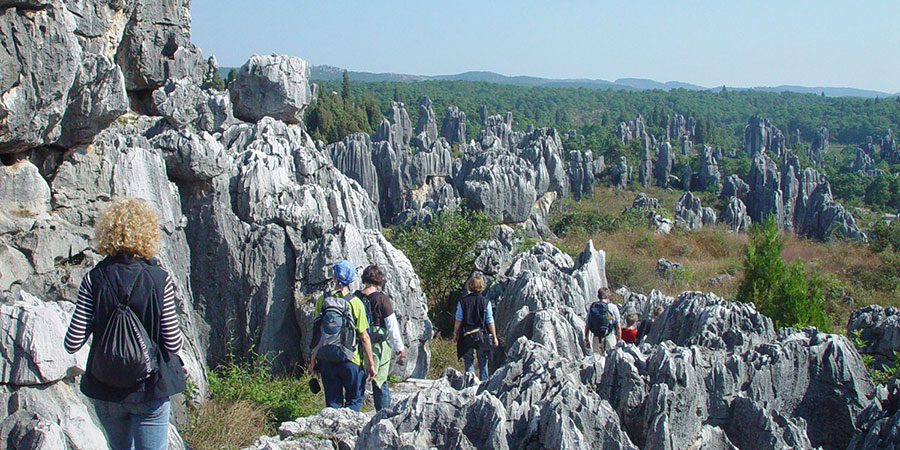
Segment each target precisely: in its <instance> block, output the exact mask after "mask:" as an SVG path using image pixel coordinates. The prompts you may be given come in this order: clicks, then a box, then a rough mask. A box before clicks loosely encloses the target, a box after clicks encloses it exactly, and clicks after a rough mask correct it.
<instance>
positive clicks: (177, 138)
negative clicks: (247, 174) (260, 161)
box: [150, 129, 232, 182]
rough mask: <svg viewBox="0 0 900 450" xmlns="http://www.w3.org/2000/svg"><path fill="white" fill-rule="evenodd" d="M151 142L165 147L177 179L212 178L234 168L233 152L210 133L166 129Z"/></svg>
mask: <svg viewBox="0 0 900 450" xmlns="http://www.w3.org/2000/svg"><path fill="white" fill-rule="evenodd" d="M150 143H151V145H153V146H154V147H155V148H157V149H159V150H160V151H162V154H163V158H165V161H166V172H167V173H168V176H169V178H170V179H172V180H175V181H185V182H194V181H208V180H211V179H212V178H214V177H216V176H218V175H221V174H223V173H225V172H227V171H230V170H231V167H232V156H231V155H228V154H226V153H225V148H224V147H223V146H222V144H221V143H220V142H219V141H217V140H216V139H215V138H214V137H212V136H211V135H210V134H209V133H207V132H205V131H201V132H200V133H199V134H195V133H193V132H191V131H188V130H184V129H182V130H177V131H176V130H172V129H169V130H166V131H164V132H162V133H160V134H158V135H156V136H154V137H153V138H152V139H150Z"/></svg>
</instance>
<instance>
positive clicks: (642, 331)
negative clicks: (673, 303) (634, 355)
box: [637, 305, 665, 343]
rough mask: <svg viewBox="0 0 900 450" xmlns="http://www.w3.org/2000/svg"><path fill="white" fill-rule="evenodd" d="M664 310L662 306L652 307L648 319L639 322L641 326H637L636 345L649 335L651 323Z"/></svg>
mask: <svg viewBox="0 0 900 450" xmlns="http://www.w3.org/2000/svg"><path fill="white" fill-rule="evenodd" d="M664 309H665V308H663V306H662V305H656V306H654V307H653V309H652V310H651V311H650V318H649V319H644V320H642V321H641V324H640V325H638V331H637V342H638V343H640V342H641V341H642V340H643V339H644V336H647V335H648V334H650V329H651V328H653V323H654V322H656V318H657V317H659V315H660V314H662V312H663V310H664Z"/></svg>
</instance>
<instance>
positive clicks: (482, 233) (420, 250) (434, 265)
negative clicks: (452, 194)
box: [393, 210, 491, 334]
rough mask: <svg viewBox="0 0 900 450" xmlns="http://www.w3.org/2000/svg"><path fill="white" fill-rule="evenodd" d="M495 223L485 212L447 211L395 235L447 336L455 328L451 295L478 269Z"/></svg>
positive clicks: (432, 316) (436, 323) (431, 313)
mask: <svg viewBox="0 0 900 450" xmlns="http://www.w3.org/2000/svg"><path fill="white" fill-rule="evenodd" d="M490 233H491V220H490V219H489V218H488V217H487V215H486V214H485V213H484V212H483V211H470V210H462V211H459V212H456V211H445V212H443V213H440V214H438V215H437V216H436V217H435V218H434V219H432V220H431V221H430V222H429V223H428V224H425V225H416V226H414V227H412V228H410V229H408V230H400V231H397V232H396V233H395V237H394V242H393V243H394V245H396V246H397V247H398V248H399V249H400V250H402V251H403V253H404V254H405V255H406V257H407V258H409V261H410V262H411V263H412V265H413V268H414V269H415V271H416V274H418V275H419V278H420V279H421V280H422V290H423V291H424V292H425V296H426V297H427V298H428V303H429V305H428V306H429V310H428V314H429V316H430V319H431V321H432V323H433V324H434V326H435V327H436V328H437V329H438V330H440V331H443V332H444V333H445V334H449V332H450V331H451V330H452V329H453V314H452V311H451V309H452V307H453V306H454V304H453V302H452V300H451V297H450V296H451V294H452V293H454V292H457V291H459V289H460V288H461V287H462V285H463V283H464V282H465V280H466V278H467V277H468V276H469V275H470V274H471V273H472V271H473V270H474V269H475V258H476V257H477V256H478V253H477V248H478V244H479V243H480V242H481V241H483V240H485V239H487V238H489V237H490Z"/></svg>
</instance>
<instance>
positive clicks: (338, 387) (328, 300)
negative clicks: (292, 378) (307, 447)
mask: <svg viewBox="0 0 900 450" xmlns="http://www.w3.org/2000/svg"><path fill="white" fill-rule="evenodd" d="M331 270H332V274H333V281H334V283H335V289H334V290H330V291H326V292H325V293H324V294H323V295H322V296H320V297H319V298H318V299H317V300H316V312H315V314H316V319H315V321H314V322H313V337H312V343H311V344H310V345H311V352H310V362H309V370H310V371H312V370H315V369H316V367H317V366H316V363H318V370H319V372H320V373H321V374H322V387H323V388H324V390H325V406H327V407H329V408H341V407H346V408H350V409H352V410H354V411H359V407H360V406H361V405H362V400H363V397H364V395H365V393H366V381H367V380H371V379H374V378H375V363H374V361H373V359H372V345H371V342H370V341H369V333H368V330H369V321H368V319H367V318H366V310H365V306H364V305H363V303H362V302H361V301H360V300H359V298H357V297H356V296H355V295H348V294H349V293H350V283H352V282H353V277H354V276H355V275H356V266H354V265H353V263H351V262H350V261H347V260H341V261H338V262H336V263H334V264H333V265H332V266H331ZM359 347H362V350H363V352H362V353H363V355H361V354H360V351H359ZM363 356H365V358H366V364H365V365H363V359H362V358H363Z"/></svg>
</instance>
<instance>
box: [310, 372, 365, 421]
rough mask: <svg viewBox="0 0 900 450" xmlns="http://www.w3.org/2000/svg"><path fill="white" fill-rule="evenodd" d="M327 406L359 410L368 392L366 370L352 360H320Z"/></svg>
mask: <svg viewBox="0 0 900 450" xmlns="http://www.w3.org/2000/svg"><path fill="white" fill-rule="evenodd" d="M319 370H320V372H321V373H322V390H324V391H325V406H326V407H328V408H342V407H343V408H350V409H352V410H354V411H359V407H360V406H362V401H363V397H364V396H365V394H366V371H365V370H363V368H362V367H361V366H360V365H358V364H354V363H352V362H350V361H344V362H329V361H319Z"/></svg>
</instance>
